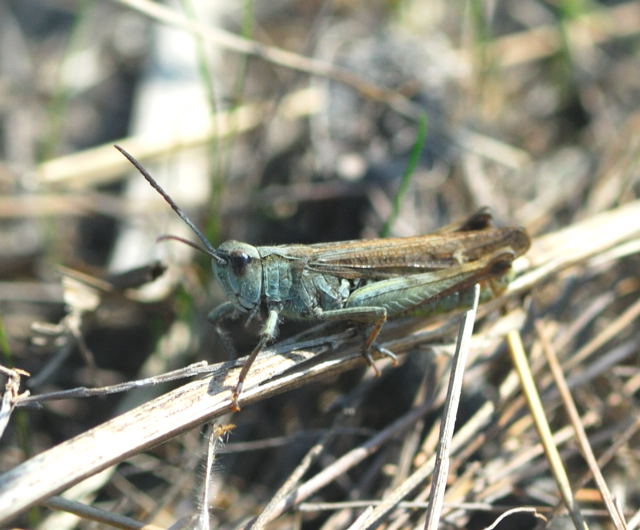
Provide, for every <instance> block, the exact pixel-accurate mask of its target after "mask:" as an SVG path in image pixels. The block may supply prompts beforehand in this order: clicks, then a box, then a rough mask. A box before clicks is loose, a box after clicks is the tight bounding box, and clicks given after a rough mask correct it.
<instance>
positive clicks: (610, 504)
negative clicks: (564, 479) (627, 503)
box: [536, 320, 627, 530]
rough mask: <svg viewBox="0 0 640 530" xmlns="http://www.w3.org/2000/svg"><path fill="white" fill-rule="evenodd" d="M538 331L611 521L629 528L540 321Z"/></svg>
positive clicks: (622, 527)
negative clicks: (600, 466) (594, 451)
mask: <svg viewBox="0 0 640 530" xmlns="http://www.w3.org/2000/svg"><path fill="white" fill-rule="evenodd" d="M536 331H537V333H538V337H539V338H540V342H541V343H542V351H543V353H544V355H545V358H546V359H547V362H548V363H549V368H550V369H551V373H552V374H553V378H554V380H555V382H556V386H557V387H558V390H559V391H560V397H561V398H562V402H563V403H564V407H565V410H566V411H567V413H568V415H569V419H570V420H571V425H572V426H573V429H574V433H575V437H576V440H577V441H578V444H579V447H580V451H581V452H582V455H583V457H584V459H585V460H586V461H587V464H588V465H589V469H590V470H591V473H593V477H594V478H595V481H596V484H597V485H598V488H599V489H600V493H601V494H602V499H603V501H604V503H605V506H606V507H607V510H608V512H609V514H610V515H611V520H612V521H613V524H614V525H615V527H616V528H617V529H618V530H623V529H626V528H627V525H626V522H625V520H624V515H623V514H622V513H621V512H620V510H619V508H618V505H617V504H616V503H615V501H614V499H613V495H612V494H611V490H610V489H609V486H608V485H607V482H606V481H605V479H604V477H603V476H602V471H601V470H600V468H599V467H598V462H597V461H596V457H595V455H594V454H593V450H592V449H591V444H590V443H589V438H588V437H587V433H586V432H585V429H584V426H583V425H582V422H581V421H580V414H579V413H578V410H577V408H576V404H575V402H574V400H573V398H572V396H571V391H570V390H569V386H568V385H567V381H566V379H565V378H564V374H563V372H562V368H561V366H560V363H559V361H558V358H557V357H556V354H555V351H554V350H553V348H552V347H551V342H550V341H549V339H548V338H547V333H546V330H545V329H544V326H543V325H542V322H540V321H539V320H538V321H536Z"/></svg>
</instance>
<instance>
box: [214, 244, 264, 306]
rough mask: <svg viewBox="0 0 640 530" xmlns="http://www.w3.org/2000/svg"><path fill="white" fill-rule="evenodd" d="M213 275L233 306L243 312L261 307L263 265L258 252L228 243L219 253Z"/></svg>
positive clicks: (250, 246)
mask: <svg viewBox="0 0 640 530" xmlns="http://www.w3.org/2000/svg"><path fill="white" fill-rule="evenodd" d="M216 253H217V254H218V256H219V258H221V259H214V260H213V262H212V263H213V265H212V266H213V272H214V273H215V275H216V276H217V277H218V281H219V282H220V285H222V288H223V289H224V292H225V294H226V295H227V298H228V299H229V301H230V302H232V303H233V304H235V305H236V307H238V308H239V309H240V310H242V311H251V310H252V309H255V308H256V307H257V306H258V305H259V304H260V294H261V293H262V262H261V260H260V254H258V249H257V248H256V247H254V246H252V245H248V244H247V243H240V242H239V241H225V242H224V243H222V245H220V247H219V248H218V250H217V251H216Z"/></svg>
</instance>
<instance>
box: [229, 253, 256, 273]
mask: <svg viewBox="0 0 640 530" xmlns="http://www.w3.org/2000/svg"><path fill="white" fill-rule="evenodd" d="M229 260H230V261H231V268H232V269H233V272H234V274H236V275H237V276H242V275H243V274H244V273H245V271H246V270H247V266H248V265H249V263H251V260H252V258H251V256H249V254H247V253H246V252H242V251H237V252H232V253H231V255H230V256H229Z"/></svg>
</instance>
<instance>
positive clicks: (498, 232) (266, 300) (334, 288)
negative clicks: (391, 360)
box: [115, 146, 530, 410]
mask: <svg viewBox="0 0 640 530" xmlns="http://www.w3.org/2000/svg"><path fill="white" fill-rule="evenodd" d="M115 147H116V148H117V149H118V150H119V151H120V152H121V153H122V154H123V155H124V156H125V157H126V158H127V159H128V160H129V161H130V162H131V163H132V164H133V165H134V166H135V167H136V169H138V171H139V172H140V173H141V174H142V175H143V176H144V178H145V179H146V180H147V181H148V182H149V184H151V186H153V188H155V189H156V191H158V193H160V195H162V197H163V198H164V199H165V200H166V201H167V203H169V205H170V206H171V208H173V210H174V211H175V212H176V213H177V214H178V216H179V217H180V218H181V219H182V220H183V221H184V222H185V223H186V224H187V225H188V226H189V227H190V228H191V229H192V230H193V232H194V233H195V234H196V236H197V237H198V238H199V239H200V241H201V242H202V244H203V245H204V249H202V248H200V247H199V246H197V245H193V244H192V245H193V246H195V247H196V248H198V249H199V250H202V251H203V252H205V253H206V254H208V255H209V256H211V259H212V266H213V272H214V274H215V276H216V278H217V279H218V281H219V282H220V285H221V286H222V288H223V290H224V292H225V294H226V296H227V298H228V301H227V302H225V303H223V304H221V305H220V306H218V307H217V308H215V309H214V310H213V311H211V313H210V314H209V320H210V321H211V322H213V323H214V324H217V323H218V322H220V321H222V320H223V319H226V318H228V317H230V316H232V315H234V314H237V313H245V314H248V315H249V316H250V317H252V316H255V315H261V316H262V317H264V319H265V320H264V325H263V327H262V330H261V332H260V338H259V340H258V343H257V344H256V346H255V347H254V348H253V351H252V352H251V353H250V355H249V357H248V358H247V361H246V362H245V364H244V366H243V367H242V370H241V371H240V375H239V377H238V382H237V383H236V386H235V388H234V389H233V391H232V397H231V400H232V406H233V408H234V409H235V410H239V406H238V399H239V397H240V392H241V391H242V385H243V383H244V380H245V378H246V376H247V374H248V372H249V369H250V367H251V364H252V363H253V361H254V360H255V358H256V357H257V355H258V353H260V351H261V350H263V349H264V348H265V346H266V345H268V344H269V343H270V342H272V341H273V340H275V338H276V335H277V331H278V326H279V323H280V321H281V320H282V319H283V318H289V319H296V320H316V321H329V320H350V321H355V322H361V323H364V324H367V325H369V326H370V330H369V332H368V334H367V336H366V339H365V340H364V343H363V346H362V353H363V355H364V356H365V358H366V359H367V360H368V361H369V362H370V363H371V364H372V365H373V361H372V359H371V355H370V353H371V350H372V349H375V350H377V351H379V352H381V353H383V354H385V355H389V356H391V357H394V356H393V354H392V353H391V352H389V351H388V350H386V349H384V348H381V347H380V346H378V345H377V344H376V342H375V341H376V338H377V337H378V334H379V333H380V330H381V329H382V326H383V325H384V323H385V322H386V321H387V319H389V318H398V317H404V316H414V315H424V316H429V315H434V314H439V313H445V312H450V311H455V310H461V309H466V308H468V307H469V306H470V305H471V303H472V293H473V286H474V285H475V284H476V283H480V284H481V287H482V289H481V295H480V297H481V298H480V300H481V302H482V301H486V300H488V299H490V298H492V297H494V296H496V295H498V294H499V293H500V292H502V291H503V290H504V289H505V288H506V286H507V284H508V283H509V272H510V269H511V262H512V261H513V260H514V259H515V258H516V257H517V256H520V255H522V254H524V253H525V252H526V251H527V249H528V248H529V245H530V240H529V236H528V235H527V232H526V231H525V230H524V229H523V228H519V227H505V228H496V227H493V226H491V215H490V213H489V212H488V210H486V209H482V210H480V211H478V212H477V213H475V214H473V215H472V216H471V217H469V218H468V219H466V220H464V221H462V222H459V223H454V224H451V225H447V226H445V227H443V228H441V229H439V230H437V231H436V232H433V233H431V234H427V235H424V236H414V237H398V238H386V239H364V240H353V241H339V242H334V243H318V244H313V245H299V244H298V245H296V244H292V245H276V246H261V247H254V246H253V245H249V244H247V243H241V242H239V241H225V242H224V243H222V244H221V245H220V246H219V247H218V248H217V249H216V248H214V247H213V246H212V245H211V243H209V241H208V240H207V238H206V237H205V236H204V234H203V233H202V232H201V231H200V230H199V229H198V228H197V227H196V226H195V225H194V224H193V222H192V221H191V220H190V219H189V218H188V217H187V215H186V214H185V213H184V212H183V211H182V209H181V208H180V207H179V206H178V205H177V204H176V203H175V202H174V201H173V199H171V197H169V195H167V193H166V192H165V191H164V190H163V189H162V188H161V187H160V186H159V185H158V183H157V182H156V181H155V180H154V179H153V177H151V175H149V173H148V172H147V171H146V170H145V169H144V168H143V167H142V166H141V165H140V163H139V162H138V161H137V160H136V159H135V158H133V157H132V156H131V155H130V154H129V153H127V152H126V151H125V150H124V149H122V148H121V147H119V146H115ZM176 239H179V238H176ZM182 241H184V240H182Z"/></svg>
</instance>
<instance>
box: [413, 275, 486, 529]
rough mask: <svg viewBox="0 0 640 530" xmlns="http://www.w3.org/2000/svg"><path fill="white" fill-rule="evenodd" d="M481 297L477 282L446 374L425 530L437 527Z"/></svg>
mask: <svg viewBox="0 0 640 530" xmlns="http://www.w3.org/2000/svg"><path fill="white" fill-rule="evenodd" d="M479 300H480V285H478V284H476V285H475V286H474V290H473V306H472V307H471V309H469V311H467V312H466V313H465V316H464V321H463V322H462V325H461V326H460V334H459V335H458V341H457V343H456V352H455V354H454V356H453V360H452V366H451V375H450V376H449V387H448V388H447V398H446V399H445V404H444V411H443V415H442V422H441V425H440V443H439V444H438V451H437V453H436V464H435V468H434V470H433V475H434V476H433V481H432V483H431V493H430V495H429V508H428V509H427V514H426V521H425V525H424V527H425V528H426V529H428V530H435V529H436V528H438V524H439V522H440V515H441V513H442V506H443V502H444V491H445V487H446V485H447V476H448V470H449V451H450V449H451V439H452V438H453V429H454V427H455V424H456V417H457V415H458V406H459V404H460V395H461V394H462V381H463V377H464V367H465V364H466V361H467V356H468V354H469V343H470V341H471V333H472V332H473V325H474V323H475V319H476V311H477V310H478V301H479Z"/></svg>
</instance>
